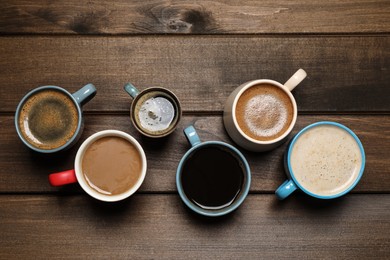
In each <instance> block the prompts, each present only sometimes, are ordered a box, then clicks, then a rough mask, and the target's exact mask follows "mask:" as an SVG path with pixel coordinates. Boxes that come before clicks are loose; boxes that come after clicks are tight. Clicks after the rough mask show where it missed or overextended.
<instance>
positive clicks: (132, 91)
mask: <svg viewBox="0 0 390 260" xmlns="http://www.w3.org/2000/svg"><path fill="white" fill-rule="evenodd" d="M123 88H124V89H125V91H126V92H127V93H128V94H129V95H130V96H131V97H132V98H135V97H136V96H138V94H139V90H138V89H137V88H136V87H134V85H133V84H131V83H126V84H125V86H124V87H123Z"/></svg>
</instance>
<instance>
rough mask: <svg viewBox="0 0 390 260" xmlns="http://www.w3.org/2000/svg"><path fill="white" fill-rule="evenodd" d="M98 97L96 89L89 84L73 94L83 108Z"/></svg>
mask: <svg viewBox="0 0 390 260" xmlns="http://www.w3.org/2000/svg"><path fill="white" fill-rule="evenodd" d="M95 95H96V88H95V86H94V85H93V84H91V83H89V84H87V85H85V86H84V87H82V88H81V89H79V90H78V91H76V92H75V93H73V94H72V96H73V97H74V98H75V99H76V101H77V103H78V104H79V105H80V106H82V105H84V104H85V103H87V102H88V101H90V100H91V99H92V98H93V97H94V96H95Z"/></svg>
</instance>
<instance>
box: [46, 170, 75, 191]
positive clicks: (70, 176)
mask: <svg viewBox="0 0 390 260" xmlns="http://www.w3.org/2000/svg"><path fill="white" fill-rule="evenodd" d="M75 182H77V178H76V172H75V171H74V170H68V171H64V172H57V173H52V174H50V175H49V183H50V185H51V186H54V187H58V186H63V185H66V184H71V183H75Z"/></svg>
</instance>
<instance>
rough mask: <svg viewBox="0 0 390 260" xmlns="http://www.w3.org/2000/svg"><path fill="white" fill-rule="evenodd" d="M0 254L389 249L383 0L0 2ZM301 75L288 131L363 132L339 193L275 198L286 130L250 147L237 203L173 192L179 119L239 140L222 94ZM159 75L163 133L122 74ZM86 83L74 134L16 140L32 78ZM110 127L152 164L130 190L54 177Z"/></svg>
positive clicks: (323, 254) (360, 254)
mask: <svg viewBox="0 0 390 260" xmlns="http://www.w3.org/2000/svg"><path fill="white" fill-rule="evenodd" d="M0 33H1V35H0V123H1V127H0V258H1V259H12V258H15V259H52V258H71V259H73V258H93V259H95V258H105V259H117V258H125V259H139V258H148V259H150V258H152V259H153V258H156V259H160V258H167V259H172V258H178V259H186V258H200V259H204V258H210V259H215V258H222V259H226V258H242V259H260V258H271V259H279V258H285V257H286V258H290V257H291V258H308V259H312V258H357V259H364V258H383V259H384V258H388V257H389V254H390V194H389V192H390V160H389V154H390V138H389V136H390V120H389V115H390V86H389V82H390V37H389V33H390V2H389V1H388V0H382V1H381V0H373V1H368V0H355V1H352V0H351V1H338V0H330V1H311V0H299V1H270V0H265V1H224V0H220V1H185V2H182V1H140V2H138V1H127V0H119V1H86V0H77V1H75V0H69V1H63V2H62V1H61V2H60V1H48V0H36V1H32V0H30V1H28V0H25V1H24V0H15V1H12V0H4V1H2V2H1V4H0ZM298 68H303V69H305V70H306V71H307V73H308V77H307V78H306V79H305V80H304V81H303V83H302V84H301V85H299V87H298V88H297V89H296V90H294V92H293V94H294V96H295V97H296V100H297V103H298V109H299V115H298V121H297V125H296V126H295V128H294V131H293V132H294V133H296V132H297V131H299V130H300V129H302V128H303V127H304V126H306V125H308V124H310V123H313V122H316V121H320V120H331V121H337V122H340V123H342V124H345V125H347V126H348V127H350V128H351V129H353V130H354V131H355V132H356V133H357V135H358V136H359V137H360V138H361V141H362V142H363V145H364V147H365V149H366V156H367V163H366V170H365V172H364V175H363V178H362V180H361V182H360V183H359V184H358V185H357V186H356V188H355V189H354V190H353V192H351V193H350V194H348V195H347V196H344V197H343V198H340V199H336V200H332V201H320V200H316V199H312V198H309V197H308V196H305V195H303V194H302V193H299V192H298V193H296V194H294V195H293V196H291V197H290V198H288V199H286V200H285V201H278V200H277V199H276V197H275V195H274V194H273V193H274V190H275V189H276V188H277V187H278V186H279V184H281V183H282V182H283V180H284V179H285V178H286V176H285V173H284V171H283V166H282V155H283V152H284V150H285V149H286V145H283V146H281V147H279V148H278V149H276V150H274V151H271V152H267V153H250V152H247V151H244V150H242V149H241V150H242V151H243V153H244V154H245V156H246V157H247V159H248V161H249V163H250V165H251V169H252V186H251V191H250V195H249V196H248V197H247V199H246V201H245V202H244V204H243V205H242V206H241V207H240V208H239V209H238V210H237V211H235V212H234V213H232V214H230V215H228V216H225V217H222V218H217V219H208V218H203V217H200V216H197V215H195V214H194V213H192V212H190V211H189V210H188V209H187V208H186V207H185V206H184V204H183V203H182V202H181V200H180V198H179V196H178V194H177V190H176V186H175V172H176V167H177V165H178V162H179V160H180V158H181V157H182V156H183V154H184V153H185V151H186V150H187V149H188V148H189V145H188V143H187V141H186V140H185V138H184V135H183V133H182V130H183V129H184V128H185V127H186V126H188V125H190V124H193V125H194V126H195V128H196V129H197V130H198V131H199V135H200V137H201V139H202V140H222V141H225V142H228V143H232V140H231V139H230V138H229V137H228V136H227V133H226V132H225V130H224V127H223V123H222V110H223V105H224V102H225V100H226V98H227V97H228V95H229V94H230V93H231V91H233V89H235V88H236V87H237V86H238V85H240V84H241V83H243V82H246V81H249V80H253V79H259V78H271V79H274V80H277V81H280V82H282V83H283V82H284V81H285V80H287V79H288V78H289V77H290V76H291V75H292V74H293V73H294V72H295V71H296V70H297V69H298ZM128 81H130V82H132V83H133V84H134V85H136V86H138V87H139V88H140V89H143V88H146V87H149V86H163V87H166V88H169V89H171V90H172V91H173V92H175V93H176V94H177V96H178V97H179V99H180V100H181V102H182V105H183V109H184V114H183V119H182V121H181V123H180V126H179V127H178V129H177V130H176V131H175V132H174V133H173V134H172V135H171V136H169V137H168V138H166V139H163V140H150V139H147V138H144V137H142V136H141V135H140V134H139V133H138V132H136V130H135V129H134V127H133V126H132V124H131V122H130V120H129V107H130V102H131V99H130V97H129V96H128V95H127V94H126V93H125V92H124V91H123V85H124V84H125V83H126V82H128ZM89 82H92V83H94V84H95V86H96V88H97V91H98V93H97V96H96V97H95V98H94V99H93V100H92V101H91V102H90V103H88V104H87V105H86V106H85V109H84V114H85V128H84V132H83V135H82V137H81V140H80V141H79V142H78V143H77V144H76V145H75V146H74V147H73V148H72V149H71V150H69V151H67V152H64V153H60V154H56V155H52V156H41V155H38V154H35V153H33V152H31V151H30V150H29V149H28V148H26V147H25V146H24V145H23V144H22V142H21V141H20V140H19V139H18V137H17V134H16V131H15V128H14V113H15V109H16V106H17V104H18V102H19V100H20V99H21V98H22V97H23V96H24V95H25V94H26V93H27V92H28V91H29V90H31V89H33V88H36V87H38V86H41V85H58V86H61V87H64V88H66V89H67V90H69V91H70V92H74V91H76V90H77V89H79V88H81V87H82V86H83V85H85V84H86V83H89ZM104 129H118V130H122V131H125V132H128V133H130V134H131V135H133V136H134V137H135V138H136V139H137V140H138V141H139V142H140V143H141V145H142V146H143V147H144V149H145V152H146V156H147V160H148V164H149V165H148V171H147V177H146V179H145V182H144V184H143V185H142V187H141V189H140V190H139V191H138V192H137V193H136V194H135V195H134V196H132V197H131V198H129V199H127V200H125V201H123V202H121V203H117V204H106V203H101V202H98V201H96V200H94V199H92V198H90V197H89V196H88V195H86V194H85V193H84V192H83V191H82V190H81V188H80V187H79V186H78V185H71V186H67V187H63V188H53V187H50V185H49V184H48V181H47V176H48V174H49V173H51V172H56V171H61V170H66V169H71V168H72V167H73V161H74V157H75V153H76V151H77V149H78V147H79V145H80V144H81V143H82V141H83V140H85V139H86V138H87V137H88V136H90V135H91V134H93V133H95V132H97V131H99V130H104Z"/></svg>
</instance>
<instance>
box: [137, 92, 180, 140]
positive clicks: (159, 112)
mask: <svg viewBox="0 0 390 260" xmlns="http://www.w3.org/2000/svg"><path fill="white" fill-rule="evenodd" d="M177 110H178V107H177V104H176V103H175V101H174V100H173V99H172V98H171V97H170V96H168V95H167V94H166V93H164V92H159V91H152V92H148V93H145V94H144V95H143V96H142V97H140V98H139V100H138V101H137V104H136V105H135V108H134V112H133V114H134V120H135V122H136V124H137V126H138V127H139V128H140V129H141V130H142V131H143V132H145V133H148V134H151V135H161V134H164V133H167V132H169V131H170V130H171V129H172V128H174V127H175V125H176V123H177V121H178V114H177V113H178V112H177Z"/></svg>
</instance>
